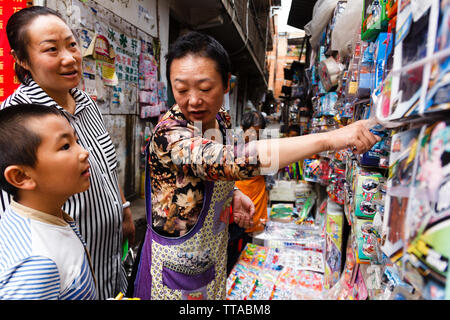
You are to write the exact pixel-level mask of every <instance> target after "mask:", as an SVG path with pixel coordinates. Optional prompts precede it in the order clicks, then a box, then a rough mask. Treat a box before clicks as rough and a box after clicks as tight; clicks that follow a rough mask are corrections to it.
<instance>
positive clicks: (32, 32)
mask: <svg viewBox="0 0 450 320" xmlns="http://www.w3.org/2000/svg"><path fill="white" fill-rule="evenodd" d="M27 35H28V40H29V43H28V46H27V50H28V57H29V60H28V62H24V61H22V62H20V61H18V62H19V63H20V65H21V66H22V67H24V68H25V69H27V70H28V71H29V72H30V73H31V76H32V77H33V80H34V81H36V83H37V84H38V85H39V86H40V87H41V88H42V89H43V90H44V91H45V92H47V94H49V95H50V96H51V97H58V96H61V95H62V94H67V92H68V90H69V89H72V88H74V87H76V86H77V85H78V83H79V82H80V80H81V72H82V68H81V59H82V58H81V52H80V48H79V46H78V44H77V42H76V40H75V38H74V36H73V34H72V31H71V30H70V29H69V27H68V26H67V25H66V24H65V23H64V21H62V20H61V19H60V18H58V17H56V16H54V15H43V16H39V17H37V18H35V19H34V20H33V21H32V22H31V23H30V24H29V25H28V27H27Z"/></svg>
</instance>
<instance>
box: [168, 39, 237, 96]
mask: <svg viewBox="0 0 450 320" xmlns="http://www.w3.org/2000/svg"><path fill="white" fill-rule="evenodd" d="M189 54H192V55H194V56H201V57H206V58H210V59H212V60H214V61H215V62H216V65H217V71H218V72H219V73H220V75H221V78H222V83H223V86H224V88H227V87H228V75H229V74H230V73H231V62H230V57H229V56H228V53H227V51H226V50H225V49H224V47H223V46H222V45H221V44H220V43H219V42H218V41H217V40H216V39H214V38H213V37H211V36H209V35H206V34H203V33H200V32H196V31H191V32H188V33H186V34H184V35H182V36H180V37H178V39H177V40H175V42H174V43H172V44H171V45H170V46H169V52H168V53H167V54H166V56H165V57H166V60H167V67H166V77H167V81H168V83H170V66H171V65H172V62H173V60H174V59H180V58H183V57H185V56H187V55H189Z"/></svg>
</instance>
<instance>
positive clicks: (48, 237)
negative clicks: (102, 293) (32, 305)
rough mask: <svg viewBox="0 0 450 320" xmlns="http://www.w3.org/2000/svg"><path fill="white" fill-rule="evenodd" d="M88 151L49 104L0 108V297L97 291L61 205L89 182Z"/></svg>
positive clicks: (92, 295) (82, 295)
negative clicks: (4, 200)
mask: <svg viewBox="0 0 450 320" xmlns="http://www.w3.org/2000/svg"><path fill="white" fill-rule="evenodd" d="M88 156H89V154H88V152H87V151H86V150H85V149H83V148H82V147H81V146H80V145H79V144H78V141H77V138H76V136H75V133H74V130H73V128H72V127H71V126H70V124H69V122H68V121H67V119H66V118H65V117H64V116H63V115H62V114H61V113H60V111H58V110H57V109H56V108H53V107H46V106H42V105H36V104H24V105H17V106H11V107H8V108H5V109H3V110H1V111H0V173H1V174H0V187H1V188H2V189H3V190H6V191H8V192H9V193H10V194H11V195H12V196H13V201H12V203H11V207H10V209H8V210H7V211H5V213H4V214H3V215H2V217H1V219H0V300H5V299H14V300H17V299H61V300H63V299H96V298H97V291H96V284H95V280H94V276H93V273H92V268H91V265H90V260H89V256H88V254H87V251H86V248H85V243H84V241H83V240H82V239H81V236H80V234H79V232H78V230H77V228H76V226H75V222H74V221H73V219H72V218H71V217H69V216H68V215H67V214H66V213H64V212H63V211H62V210H61V208H62V206H63V204H64V203H65V202H66V200H67V199H68V198H69V197H70V196H71V195H73V194H75V193H79V192H83V191H85V190H87V189H88V188H89V176H90V174H89V162H88Z"/></svg>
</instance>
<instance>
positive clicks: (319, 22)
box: [304, 0, 339, 48]
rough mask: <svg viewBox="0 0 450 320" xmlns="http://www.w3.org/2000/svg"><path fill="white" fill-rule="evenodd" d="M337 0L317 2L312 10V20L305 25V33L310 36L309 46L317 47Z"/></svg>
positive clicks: (319, 0)
mask: <svg viewBox="0 0 450 320" xmlns="http://www.w3.org/2000/svg"><path fill="white" fill-rule="evenodd" d="M338 2H339V1H338V0H318V1H317V2H316V4H315V5H314V8H313V16H312V20H311V21H309V22H308V23H307V24H306V25H305V28H304V29H305V32H306V34H307V35H310V36H311V40H310V42H311V46H312V47H313V48H314V47H317V45H318V44H319V40H320V36H321V35H322V32H323V31H324V29H325V27H326V26H327V24H328V21H329V20H330V18H331V16H332V15H333V11H334V9H335V8H336V5H337V3H338Z"/></svg>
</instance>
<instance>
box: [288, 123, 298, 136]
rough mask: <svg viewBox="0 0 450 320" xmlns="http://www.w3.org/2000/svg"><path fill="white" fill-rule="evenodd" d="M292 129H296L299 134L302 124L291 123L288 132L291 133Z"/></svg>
mask: <svg viewBox="0 0 450 320" xmlns="http://www.w3.org/2000/svg"><path fill="white" fill-rule="evenodd" d="M290 131H295V132H297V134H298V135H300V126H299V125H298V124H291V125H290V126H289V128H288V131H287V132H288V133H289V132H290Z"/></svg>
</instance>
